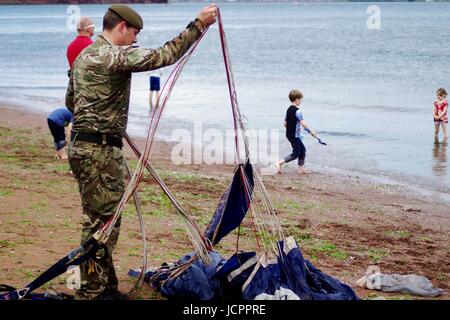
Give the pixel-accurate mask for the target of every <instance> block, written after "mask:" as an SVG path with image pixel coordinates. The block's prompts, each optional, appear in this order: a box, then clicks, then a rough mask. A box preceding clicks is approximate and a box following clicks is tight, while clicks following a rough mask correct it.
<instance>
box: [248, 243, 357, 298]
mask: <svg viewBox="0 0 450 320" xmlns="http://www.w3.org/2000/svg"><path fill="white" fill-rule="evenodd" d="M242 289H243V292H242V297H243V299H244V300H254V299H260V300H358V297H357V296H356V294H355V293H354V291H353V290H352V289H351V288H350V287H349V286H347V285H345V284H343V283H342V282H340V281H339V280H337V279H334V278H332V277H331V276H329V275H327V274H325V273H323V272H321V271H320V270H319V269H317V268H315V267H314V266H313V265H312V264H311V263H310V262H309V261H307V260H305V259H304V258H303V256H302V253H301V251H300V249H299V247H298V245H297V242H296V241H295V240H294V238H292V237H289V238H287V239H285V240H284V241H279V242H278V253H277V256H276V257H272V258H270V257H267V256H266V255H264V256H263V257H261V259H260V261H259V262H258V263H257V264H256V266H255V268H254V271H253V273H252V274H251V275H250V277H249V279H248V280H247V282H246V283H245V284H244V286H243V288H242Z"/></svg>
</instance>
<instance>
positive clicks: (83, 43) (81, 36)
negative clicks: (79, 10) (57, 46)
mask: <svg viewBox="0 0 450 320" xmlns="http://www.w3.org/2000/svg"><path fill="white" fill-rule="evenodd" d="M94 30H95V25H94V23H93V22H92V20H91V19H89V18H88V17H81V18H80V19H79V20H78V22H77V31H78V36H77V37H76V38H75V39H74V40H73V41H72V42H71V43H70V44H69V46H68V47H67V61H68V62H69V68H70V69H72V65H73V62H74V61H75V59H76V58H77V57H78V55H79V54H80V52H81V51H83V50H84V49H85V48H86V47H88V46H90V45H91V44H92V43H93V42H92V40H91V38H92V37H93V36H94Z"/></svg>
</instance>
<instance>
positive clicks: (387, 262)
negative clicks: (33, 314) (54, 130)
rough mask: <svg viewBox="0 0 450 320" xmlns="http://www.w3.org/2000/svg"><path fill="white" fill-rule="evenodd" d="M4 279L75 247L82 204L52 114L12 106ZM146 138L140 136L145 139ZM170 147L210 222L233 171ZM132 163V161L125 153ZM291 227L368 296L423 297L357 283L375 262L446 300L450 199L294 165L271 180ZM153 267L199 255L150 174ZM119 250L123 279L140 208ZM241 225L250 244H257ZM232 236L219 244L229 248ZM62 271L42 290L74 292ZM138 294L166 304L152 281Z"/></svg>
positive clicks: (131, 262) (124, 284)
mask: <svg viewBox="0 0 450 320" xmlns="http://www.w3.org/2000/svg"><path fill="white" fill-rule="evenodd" d="M0 137H1V142H0V213H1V214H0V261H2V263H1V264H0V283H5V284H9V285H12V286H16V287H20V286H22V285H25V284H26V283H28V282H29V281H30V280H32V279H33V278H34V277H36V276H37V275H38V274H39V273H40V272H42V271H44V270H45V269H46V268H48V267H49V266H50V265H51V264H52V263H53V262H54V261H56V260H57V259H59V258H61V257H62V256H63V255H64V254H66V253H67V252H68V251H69V250H71V249H73V248H74V247H76V246H77V245H78V244H79V237H80V228H81V203H80V198H79V194H78V190H77V185H76V181H75V179H74V178H73V177H72V175H71V173H70V170H69V166H68V163H67V162H66V161H61V160H56V159H55V158H54V156H53V155H54V153H53V149H52V138H51V135H50V132H49V131H48V128H47V123H46V115H45V114H37V113H30V112H29V111H26V110H25V109H20V108H17V107H11V106H1V107H0ZM137 141H138V144H139V145H142V143H143V141H142V139H141V140H137ZM170 148H171V145H170V144H169V143H164V142H158V143H157V144H156V146H155V152H154V154H153V156H152V159H153V165H154V166H155V167H156V168H157V169H158V171H159V172H160V173H161V176H162V177H163V179H164V180H165V181H166V183H167V185H168V186H169V187H170V188H171V190H172V191H173V192H174V193H175V195H176V196H177V198H179V200H180V202H181V204H182V205H183V206H184V207H185V208H186V209H187V210H188V212H190V213H191V214H192V215H193V217H194V219H195V220H196V221H197V222H198V224H199V225H200V226H201V227H202V228H204V227H205V226H206V224H207V223H208V222H209V218H210V217H211V214H212V212H213V211H214V209H215V206H216V205H217V202H218V200H219V198H220V196H221V194H222V192H223V191H224V189H225V188H226V186H227V184H228V183H229V181H230V178H231V176H232V173H233V166H229V165H228V166H208V165H174V164H172V162H171V161H170ZM125 153H126V155H127V158H128V159H129V160H130V164H131V165H132V166H135V165H136V158H135V157H134V155H133V154H132V153H131V151H130V150H129V149H128V148H126V149H125ZM263 182H264V183H265V185H266V188H267V190H268V192H269V195H270V197H271V200H272V201H273V203H274V205H275V207H276V209H277V211H278V212H279V218H280V221H282V224H283V228H284V230H285V231H286V232H287V233H289V234H290V235H292V236H294V237H295V239H296V240H297V241H298V243H299V245H300V248H301V249H302V250H303V253H304V255H305V257H306V258H307V259H310V260H311V261H312V262H313V263H314V264H315V265H316V266H317V267H318V268H320V269H321V270H323V271H324V272H326V273H328V274H330V275H332V276H335V277H337V278H339V279H340V280H341V281H343V282H345V283H347V284H349V285H350V286H351V287H353V288H354V289H355V290H356V291H357V293H358V295H359V296H360V297H361V298H375V297H379V296H383V297H386V298H387V299H416V298H417V297H413V296H409V295H403V294H386V293H382V292H377V291H369V290H363V289H360V288H357V286H356V284H355V282H356V280H357V279H358V278H360V277H361V276H362V275H363V274H364V273H365V271H366V268H367V267H368V266H369V265H373V264H376V265H378V266H379V267H380V268H381V271H382V272H384V273H400V274H410V273H415V274H419V275H424V276H426V277H428V278H429V279H430V280H431V281H432V282H433V284H434V285H435V286H438V287H440V288H443V289H444V290H446V293H445V294H444V295H443V296H441V297H439V298H438V299H449V298H450V265H449V263H448V262H449V261H450V245H449V243H450V241H449V234H450V233H449V231H450V205H449V204H448V203H445V202H441V201H437V200H436V199H435V198H432V197H426V196H424V195H420V194H413V193H411V192H409V191H407V190H406V189H405V188H404V187H402V186H396V185H388V184H382V183H376V182H374V181H371V180H370V179H365V178H362V177H358V176H357V175H355V176H345V175H340V174H336V173H327V172H312V173H311V174H308V175H304V176H301V177H299V176H298V175H297V174H296V173H295V171H294V167H288V168H287V170H286V172H285V173H284V174H283V175H275V176H263ZM139 191H140V195H141V197H142V203H143V208H144V212H145V223H146V227H147V240H148V243H149V257H148V258H149V265H150V266H151V267H157V266H159V265H161V263H163V262H171V261H175V260H177V259H178V258H180V257H181V256H183V255H184V254H187V253H188V252H190V251H191V247H190V243H189V241H188V238H187V236H186V234H185V231H184V229H183V224H182V222H181V220H180V219H179V218H178V217H177V215H176V214H175V212H174V210H173V208H172V207H171V205H170V204H169V203H168V201H167V198H165V197H162V195H161V192H160V190H159V188H158V186H157V185H156V184H155V183H154V182H153V181H152V179H151V178H150V177H146V178H145V180H144V182H143V183H142V184H141V186H140V189H139ZM123 218H124V220H123V223H122V230H121V236H120V240H119V244H118V247H117V249H116V252H115V264H116V266H117V272H118V276H119V278H120V286H121V289H122V290H129V289H131V287H132V286H133V284H134V280H133V279H131V278H129V277H128V276H127V272H128V270H129V269H130V268H138V267H139V266H140V261H141V255H142V254H141V252H142V251H141V239H140V233H139V225H138V222H137V218H136V217H135V214H134V211H133V209H132V208H131V206H129V209H127V211H126V212H124V215H123ZM246 223H247V224H245V223H244V225H243V229H244V230H246V231H247V232H244V233H243V236H242V237H243V239H241V241H242V246H243V249H245V248H247V249H252V248H254V246H255V243H254V241H253V237H252V233H251V228H250V226H249V225H248V222H246ZM235 241H236V235H235V234H232V235H231V236H230V237H229V238H228V239H226V240H225V241H224V243H223V244H221V245H219V246H218V247H217V248H216V249H217V250H218V251H219V252H220V253H221V254H222V255H223V256H224V257H228V256H230V255H231V254H232V253H233V250H234V247H235ZM65 277H67V275H65V276H60V277H58V278H57V279H55V280H53V281H51V282H50V283H48V284H46V285H45V286H44V287H43V288H42V289H41V290H56V291H62V292H66V293H73V292H71V291H70V290H69V289H67V287H66V286H65ZM140 298H145V299H148V298H150V299H160V298H161V297H160V296H159V294H157V293H155V292H154V291H153V290H152V289H151V288H150V287H149V286H145V287H144V290H143V292H142V294H141V296H140Z"/></svg>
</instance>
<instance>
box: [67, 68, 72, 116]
mask: <svg viewBox="0 0 450 320" xmlns="http://www.w3.org/2000/svg"><path fill="white" fill-rule="evenodd" d="M73 97H74V92H73V76H70V79H69V85H68V86H67V92H66V108H67V109H68V110H69V111H70V112H72V114H73V112H74V103H73Z"/></svg>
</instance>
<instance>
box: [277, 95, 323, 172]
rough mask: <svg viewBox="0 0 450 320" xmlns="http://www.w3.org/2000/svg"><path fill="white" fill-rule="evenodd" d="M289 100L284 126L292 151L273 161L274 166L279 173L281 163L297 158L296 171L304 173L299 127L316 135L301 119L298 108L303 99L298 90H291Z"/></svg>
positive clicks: (304, 152) (303, 149)
mask: <svg viewBox="0 0 450 320" xmlns="http://www.w3.org/2000/svg"><path fill="white" fill-rule="evenodd" d="M289 100H290V101H291V106H290V107H289V108H288V109H287V111H286V118H285V119H284V126H285V127H286V138H287V139H288V140H289V142H290V143H291V145H292V153H291V154H290V155H288V156H286V157H284V158H283V159H281V160H280V161H278V162H277V163H275V166H276V168H277V170H278V173H281V167H282V165H283V164H285V163H288V162H290V161H293V160H295V159H298V173H300V174H303V173H306V172H305V169H304V165H305V157H306V148H305V145H304V144H303V142H302V140H301V138H300V131H301V127H303V128H305V130H307V131H309V132H310V133H311V135H312V136H313V137H315V138H316V137H317V136H316V133H315V132H314V130H312V129H311V128H310V127H309V126H308V124H307V123H306V122H305V120H303V114H302V112H301V111H300V108H299V107H300V105H301V103H302V101H303V94H302V93H301V92H300V91H299V90H296V89H295V90H292V91H291V92H290V93H289Z"/></svg>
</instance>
